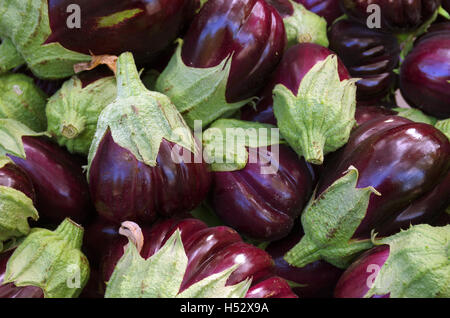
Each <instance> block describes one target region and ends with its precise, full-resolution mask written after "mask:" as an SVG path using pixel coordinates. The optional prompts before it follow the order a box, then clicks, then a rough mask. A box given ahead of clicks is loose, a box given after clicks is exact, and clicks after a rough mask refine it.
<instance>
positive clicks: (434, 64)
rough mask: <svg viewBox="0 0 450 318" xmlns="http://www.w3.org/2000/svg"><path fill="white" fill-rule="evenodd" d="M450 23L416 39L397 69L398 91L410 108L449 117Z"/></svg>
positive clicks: (440, 116)
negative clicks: (398, 72)
mask: <svg viewBox="0 0 450 318" xmlns="http://www.w3.org/2000/svg"><path fill="white" fill-rule="evenodd" d="M448 25H450V22H448V23H444V24H443V25H441V26H440V27H439V30H432V31H431V32H430V34H425V35H424V36H423V37H422V38H420V39H419V40H418V41H417V43H416V45H415V46H414V48H413V50H412V51H411V52H410V53H409V54H408V55H407V56H406V58H405V60H404V62H403V63H402V65H401V68H400V89H401V92H402V95H403V96H404V98H405V100H406V101H407V102H408V104H410V105H411V106H413V107H417V108H419V109H421V110H422V111H424V112H425V113H427V114H429V115H431V116H434V117H438V118H447V117H450V89H449V88H450V82H449V81H450V29H449V28H448Z"/></svg>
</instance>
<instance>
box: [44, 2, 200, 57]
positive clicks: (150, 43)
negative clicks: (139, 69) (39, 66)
mask: <svg viewBox="0 0 450 318" xmlns="http://www.w3.org/2000/svg"><path fill="white" fill-rule="evenodd" d="M70 4H77V5H79V7H80V13H81V19H80V20H81V28H68V27H67V24H66V23H67V18H68V13H67V7H68V6H69V5H70ZM196 5H197V3H196V1H194V0H95V1H92V0H76V1H74V0H48V6H49V18H50V28H51V30H52V33H51V35H50V37H49V38H48V39H47V40H46V43H52V42H59V43H61V45H62V46H63V47H65V48H67V49H69V50H72V51H76V52H81V53H85V54H90V52H92V53H93V54H95V55H100V54H113V55H119V54H120V53H123V52H126V51H130V52H132V53H133V55H134V58H135V59H136V61H137V63H146V62H150V61H152V60H153V59H154V58H156V57H157V56H158V54H159V53H161V52H163V51H164V49H166V48H167V47H168V46H169V45H170V44H171V43H172V42H173V41H174V40H175V39H176V38H177V36H178V35H179V33H180V31H181V30H182V28H183V27H184V26H185V24H186V23H187V22H188V20H189V19H190V18H191V17H192V16H193V14H194V9H195V6H196ZM125 10H130V11H128V13H129V15H128V16H127V18H126V19H123V20H122V21H121V22H120V23H115V24H114V23H112V24H110V23H108V19H106V20H105V19H104V18H105V17H109V19H111V17H114V16H113V15H114V14H118V13H120V12H123V11H125ZM133 10H134V11H133Z"/></svg>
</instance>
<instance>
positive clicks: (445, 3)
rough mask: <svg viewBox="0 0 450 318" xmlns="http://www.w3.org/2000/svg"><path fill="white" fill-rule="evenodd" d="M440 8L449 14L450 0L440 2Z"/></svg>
mask: <svg viewBox="0 0 450 318" xmlns="http://www.w3.org/2000/svg"><path fill="white" fill-rule="evenodd" d="M442 7H443V8H444V9H445V10H446V11H447V12H449V13H450V0H442Z"/></svg>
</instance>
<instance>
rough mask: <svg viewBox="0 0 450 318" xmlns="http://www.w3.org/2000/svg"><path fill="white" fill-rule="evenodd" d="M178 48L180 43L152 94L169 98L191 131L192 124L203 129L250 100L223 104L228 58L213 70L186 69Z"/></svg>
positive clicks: (224, 101) (227, 74)
mask: <svg viewBox="0 0 450 318" xmlns="http://www.w3.org/2000/svg"><path fill="white" fill-rule="evenodd" d="M181 47H182V41H181V40H180V43H179V45H178V48H177V50H176V51H175V53H174V55H173V56H172V59H171V60H170V62H169V65H168V66H167V67H166V69H165V70H164V71H163V72H162V74H161V75H160V76H159V78H158V80H157V82H156V90H157V91H159V92H161V93H163V94H165V95H167V96H169V97H170V99H171V100H172V102H173V103H174V104H175V105H176V106H177V109H178V111H179V112H180V113H181V114H182V115H183V117H184V119H185V120H186V122H187V124H188V125H189V126H190V127H191V128H194V121H195V120H201V121H202V125H203V127H205V126H207V125H208V124H210V123H211V122H213V121H214V120H216V119H217V118H219V117H222V115H224V114H227V113H229V112H231V111H236V110H238V109H239V108H241V107H242V106H244V105H245V104H247V103H249V102H250V101H251V100H252V98H250V99H247V100H243V101H239V102H236V103H228V102H227V101H226V96H225V93H226V88H227V83H228V78H229V74H230V69H231V60H232V56H230V57H227V58H225V59H224V60H223V61H222V62H221V63H220V64H219V65H217V66H214V67H210V68H195V67H189V66H187V65H186V64H184V62H183V59H182V57H181Z"/></svg>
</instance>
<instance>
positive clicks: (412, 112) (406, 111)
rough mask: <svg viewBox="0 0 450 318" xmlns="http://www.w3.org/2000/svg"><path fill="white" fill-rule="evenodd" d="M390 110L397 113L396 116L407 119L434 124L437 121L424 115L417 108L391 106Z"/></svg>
mask: <svg viewBox="0 0 450 318" xmlns="http://www.w3.org/2000/svg"><path fill="white" fill-rule="evenodd" d="M392 110H394V111H396V112H397V113H398V116H401V117H405V118H407V119H409V120H412V121H415V122H418V123H425V124H429V125H434V124H435V123H436V121H437V119H436V118H434V117H431V116H428V115H425V114H424V113H423V112H422V111H421V110H419V109H417V108H400V107H398V108H393V109H392Z"/></svg>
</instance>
